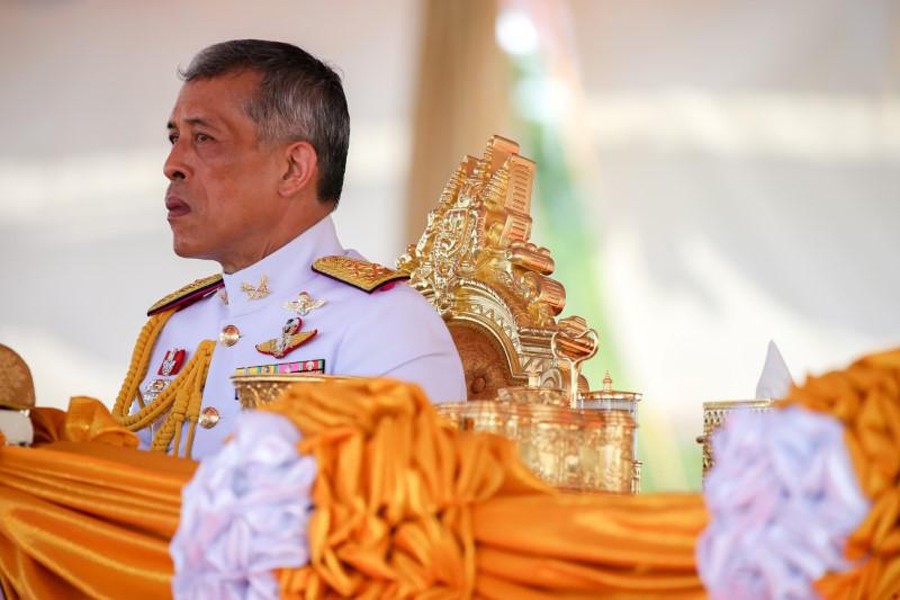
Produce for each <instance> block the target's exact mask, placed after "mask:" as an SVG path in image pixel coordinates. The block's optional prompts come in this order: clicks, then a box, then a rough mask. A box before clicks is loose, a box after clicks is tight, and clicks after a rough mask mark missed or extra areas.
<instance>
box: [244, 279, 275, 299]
mask: <svg viewBox="0 0 900 600" xmlns="http://www.w3.org/2000/svg"><path fill="white" fill-rule="evenodd" d="M241 291H242V292H244V293H245V294H247V299H248V300H262V299H263V298H265V297H266V296H268V295H269V294H270V293H271V291H270V290H269V278H268V277H267V276H266V275H263V276H262V277H260V278H259V285H251V284H249V283H242V284H241Z"/></svg>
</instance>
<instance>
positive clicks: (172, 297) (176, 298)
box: [147, 273, 225, 316]
mask: <svg viewBox="0 0 900 600" xmlns="http://www.w3.org/2000/svg"><path fill="white" fill-rule="evenodd" d="M224 285H225V283H224V281H223V280H222V275H221V274H219V273H217V274H215V275H210V276H209V277H203V278H201V279H197V280H196V281H193V282H192V283H189V284H187V285H186V286H184V287H182V288H180V289H178V290H176V291H174V292H172V293H171V294H168V295H166V296H164V297H163V298H160V299H159V300H158V301H157V302H155V303H154V304H153V306H151V307H150V308H149V309H148V310H147V316H153V315H155V314H157V313H161V312H163V311H166V310H170V309H176V310H179V309H182V308H186V307H188V306H190V305H191V304H194V303H195V302H198V301H200V300H203V299H204V298H207V297H209V296H211V295H213V294H214V293H216V291H217V290H218V289H219V288H221V287H223V286H224Z"/></svg>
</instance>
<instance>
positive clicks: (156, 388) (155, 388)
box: [143, 379, 169, 405]
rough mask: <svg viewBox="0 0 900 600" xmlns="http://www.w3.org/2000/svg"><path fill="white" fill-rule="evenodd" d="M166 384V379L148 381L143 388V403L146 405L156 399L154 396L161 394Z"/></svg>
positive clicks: (167, 382) (167, 383)
mask: <svg viewBox="0 0 900 600" xmlns="http://www.w3.org/2000/svg"><path fill="white" fill-rule="evenodd" d="M168 385H169V380H168V379H154V380H153V381H151V382H150V383H148V384H147V387H146V388H144V394H143V400H144V404H145V405H147V404H150V403H151V402H153V401H154V400H156V397H157V396H159V395H160V394H162V393H163V391H164V390H165V389H166V387H168Z"/></svg>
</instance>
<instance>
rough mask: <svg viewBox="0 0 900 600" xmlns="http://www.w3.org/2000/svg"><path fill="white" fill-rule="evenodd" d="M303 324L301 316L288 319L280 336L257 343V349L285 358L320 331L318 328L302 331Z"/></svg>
mask: <svg viewBox="0 0 900 600" xmlns="http://www.w3.org/2000/svg"><path fill="white" fill-rule="evenodd" d="M302 326H303V319H301V318H300V317H293V318H291V319H288V321H287V323H285V324H284V327H282V328H281V336H280V337H277V338H274V339H271V340H266V341H265V342H263V343H261V344H257V345H256V349H257V350H259V351H260V352H262V353H263V354H268V355H270V356H274V357H275V358H284V357H285V356H287V355H288V354H290V353H291V352H293V351H294V350H296V349H297V348H299V347H300V346H302V345H303V344H305V343H306V342H308V341H309V340H311V339H312V338H313V337H315V335H316V334H317V333H318V330H316V329H313V330H311V331H300V327H302Z"/></svg>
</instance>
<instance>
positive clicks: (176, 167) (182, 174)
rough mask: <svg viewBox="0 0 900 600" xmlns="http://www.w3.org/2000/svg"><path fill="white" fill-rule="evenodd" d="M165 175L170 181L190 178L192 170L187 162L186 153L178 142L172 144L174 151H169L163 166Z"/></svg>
mask: <svg viewBox="0 0 900 600" xmlns="http://www.w3.org/2000/svg"><path fill="white" fill-rule="evenodd" d="M163 173H165V175H166V179H168V180H169V181H175V180H176V179H182V180H183V179H187V178H188V174H189V173H190V169H189V168H188V165H187V163H186V162H185V157H184V151H183V150H182V146H181V145H180V144H179V143H178V141H176V142H175V143H174V144H172V149H171V150H169V156H168V157H167V158H166V162H165V163H164V164H163Z"/></svg>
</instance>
